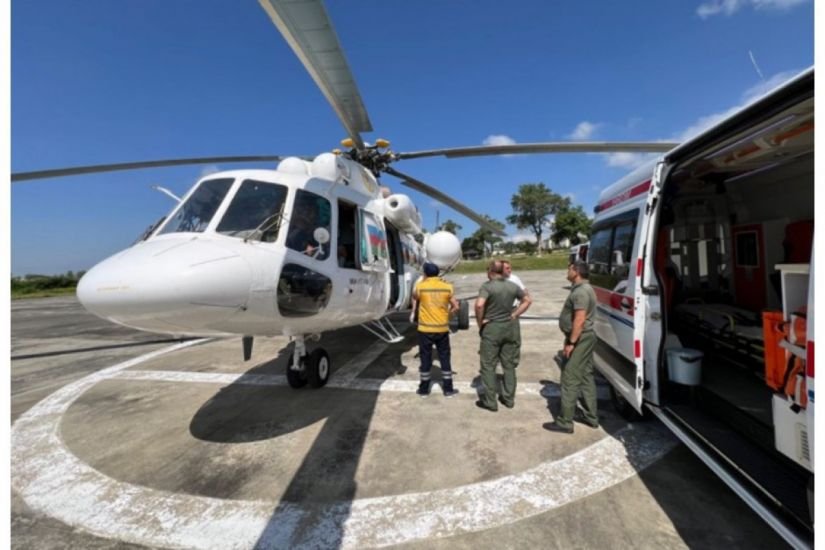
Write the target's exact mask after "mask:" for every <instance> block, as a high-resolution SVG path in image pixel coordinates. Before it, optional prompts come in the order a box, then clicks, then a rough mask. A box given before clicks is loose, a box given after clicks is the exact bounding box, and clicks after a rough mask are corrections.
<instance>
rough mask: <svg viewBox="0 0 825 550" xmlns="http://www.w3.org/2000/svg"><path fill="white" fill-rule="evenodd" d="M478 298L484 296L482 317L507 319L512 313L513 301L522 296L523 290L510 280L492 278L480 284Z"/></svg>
mask: <svg viewBox="0 0 825 550" xmlns="http://www.w3.org/2000/svg"><path fill="white" fill-rule="evenodd" d="M478 296H479V298H484V299H485V300H486V302H485V303H484V318H485V319H487V320H489V321H490V322H493V323H495V322H496V321H509V320H510V315H511V314H512V313H513V309H514V308H513V302H514V301H515V300H516V299H519V300H521V299H522V298H524V291H523V290H522V289H520V288H519V287H518V285H517V284H516V283H514V282H512V281H508V280H506V279H493V280H492V281H487V282H486V283H484V284H483V285H481V290H479V291H478Z"/></svg>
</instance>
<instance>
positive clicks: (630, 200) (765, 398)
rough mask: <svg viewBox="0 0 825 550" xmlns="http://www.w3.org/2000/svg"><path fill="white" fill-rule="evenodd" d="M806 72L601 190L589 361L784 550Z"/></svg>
mask: <svg viewBox="0 0 825 550" xmlns="http://www.w3.org/2000/svg"><path fill="white" fill-rule="evenodd" d="M813 128H814V72H813V69H810V70H808V71H807V72H805V73H802V74H801V75H799V76H798V77H796V78H795V79H793V80H791V81H789V82H788V83H786V84H785V85H783V86H782V87H780V88H778V89H776V90H774V91H773V92H771V93H770V94H768V95H766V96H764V97H762V98H761V99H759V100H757V101H756V102H754V103H752V104H750V105H748V106H746V107H744V108H743V109H741V110H740V111H739V112H737V113H736V114H734V115H732V116H730V117H729V118H727V119H726V120H724V121H722V122H720V123H719V124H717V125H716V126H714V127H713V128H711V129H709V130H707V131H706V132H704V133H703V134H701V135H699V136H698V137H696V138H694V139H692V140H690V141H688V142H685V143H684V144H682V145H680V146H678V147H677V148H675V149H673V150H672V151H671V152H669V153H667V154H665V155H664V156H663V157H662V158H660V159H658V160H656V161H653V162H651V163H650V164H648V165H646V166H643V167H641V168H639V169H638V170H636V171H634V172H633V173H631V174H629V175H628V176H626V177H625V178H623V179H621V180H620V181H618V182H617V183H615V184H614V185H612V186H610V187H608V188H607V189H605V190H604V191H603V193H602V194H601V196H600V198H599V203H598V206H597V207H596V216H595V220H594V224H593V231H592V234H591V238H590V248H589V251H588V259H587V261H588V264H589V266H590V282H591V284H592V285H593V287H594V289H595V291H596V296H597V299H598V304H597V310H596V320H595V324H594V327H595V331H596V334H597V336H598V344H597V348H596V352H595V354H594V362H595V365H596V367H597V368H598V370H599V371H600V372H601V373H602V374H603V375H604V377H605V378H606V379H607V380H608V381H609V382H610V385H611V395H612V398H613V402H614V405H615V406H616V408H617V409H618V410H619V412H620V413H621V414H623V415H624V416H625V417H628V418H638V417H640V416H642V415H654V416H656V417H658V418H659V419H660V420H661V421H662V422H663V423H664V424H665V425H667V426H668V427H669V428H670V429H671V430H673V432H674V433H675V434H676V435H677V436H678V437H679V438H680V439H682V441H684V443H685V444H686V445H687V446H688V447H689V448H690V449H691V450H692V451H694V452H695V453H696V454H697V455H698V456H699V457H700V458H701V459H702V460H703V461H704V462H705V463H706V464H708V466H709V467H710V468H711V469H712V470H713V471H714V472H715V473H716V474H718V475H719V476H720V477H721V478H722V479H723V480H724V481H725V482H726V483H727V484H728V485H730V486H731V488H733V489H734V491H736V492H737V493H738V494H739V495H740V496H742V497H743V498H744V500H745V501H746V502H747V503H748V504H749V505H750V506H751V507H752V508H753V509H754V510H755V511H756V512H757V513H759V514H760V515H761V516H762V517H763V518H764V519H765V520H766V521H767V522H768V523H769V524H770V525H771V526H772V527H773V528H774V529H776V530H777V532H779V533H780V535H782V536H783V537H784V538H785V540H787V541H788V542H789V543H790V544H791V545H792V546H795V547H803V548H804V547H807V546H810V545H811V544H812V542H813V470H814V401H815V393H814V333H813V325H814V302H813V298H814V277H813V273H814V264H813V234H814V229H813V219H814V200H813V199H814V132H813Z"/></svg>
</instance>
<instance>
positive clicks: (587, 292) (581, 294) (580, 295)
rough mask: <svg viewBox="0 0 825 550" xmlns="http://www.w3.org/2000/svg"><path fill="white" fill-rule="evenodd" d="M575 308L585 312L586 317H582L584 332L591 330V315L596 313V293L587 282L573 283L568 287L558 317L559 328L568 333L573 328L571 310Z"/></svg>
mask: <svg viewBox="0 0 825 550" xmlns="http://www.w3.org/2000/svg"><path fill="white" fill-rule="evenodd" d="M577 309H583V310H585V311H586V312H587V317H585V319H584V329H583V330H584V332H590V331H592V330H593V315H594V314H595V313H596V293H595V292H593V287H592V286H590V283H588V282H581V283H579V284H576V285H573V288H571V289H570V295H569V296H568V297H567V300H565V302H564V307H563V308H562V310H561V316H560V317H559V328H560V329H561V331H562V332H563V333H565V334H570V331H572V330H573V312H574V311H575V310H577Z"/></svg>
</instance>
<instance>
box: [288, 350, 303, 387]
mask: <svg viewBox="0 0 825 550" xmlns="http://www.w3.org/2000/svg"><path fill="white" fill-rule="evenodd" d="M301 363H305V361H304V360H303V359H302V360H301ZM294 364H295V355H290V356H289V363H288V364H287V367H286V381H287V382H288V383H289V386H290V387H291V388H295V389H296V390H297V389H298V388H303V387H304V386H306V385H307V379H306V369H305V368H301V367H298V368H297V369H296V368H293V365H294Z"/></svg>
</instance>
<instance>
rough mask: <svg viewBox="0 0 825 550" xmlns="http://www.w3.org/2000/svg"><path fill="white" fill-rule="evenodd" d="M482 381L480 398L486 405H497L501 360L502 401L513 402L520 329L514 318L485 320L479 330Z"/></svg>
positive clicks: (509, 404) (510, 403)
mask: <svg viewBox="0 0 825 550" xmlns="http://www.w3.org/2000/svg"><path fill="white" fill-rule="evenodd" d="M478 353H479V355H480V356H481V384H482V386H483V390H484V393H483V394H482V395H481V402H482V403H483V404H484V406H485V407H488V408H490V409H497V408H498V404H497V403H496V387H497V384H496V365H497V364H498V362H499V361H501V369H502V370H503V371H504V383H503V384H502V387H501V401H502V402H503V403H504V404H506V405H507V406H512V405H513V404H514V403H515V399H516V367H518V360H519V356H520V355H521V330H520V329H519V323H518V321H517V320H513V321H496V322H492V323H487V324H486V325H484V328H483V329H482V330H481V348H480V349H479V351H478Z"/></svg>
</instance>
